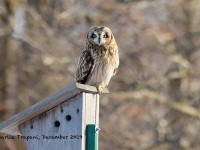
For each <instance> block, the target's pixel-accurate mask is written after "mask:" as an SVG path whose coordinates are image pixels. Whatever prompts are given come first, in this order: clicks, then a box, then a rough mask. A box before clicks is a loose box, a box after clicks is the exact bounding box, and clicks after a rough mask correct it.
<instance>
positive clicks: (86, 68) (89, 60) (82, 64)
mask: <svg viewBox="0 0 200 150" xmlns="http://www.w3.org/2000/svg"><path fill="white" fill-rule="evenodd" d="M93 65H94V59H93V57H92V55H91V53H90V51H89V50H84V51H83V52H82V53H81V56H80V57H79V61H78V64H77V69H76V75H75V82H79V83H82V84H84V83H85V82H86V80H87V78H88V76H89V75H90V73H91V71H92V68H93Z"/></svg>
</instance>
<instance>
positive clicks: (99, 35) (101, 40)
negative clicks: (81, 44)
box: [91, 31, 108, 46]
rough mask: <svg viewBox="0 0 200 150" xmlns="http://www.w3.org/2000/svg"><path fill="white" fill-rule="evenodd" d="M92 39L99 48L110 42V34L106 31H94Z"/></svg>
mask: <svg viewBox="0 0 200 150" xmlns="http://www.w3.org/2000/svg"><path fill="white" fill-rule="evenodd" d="M91 39H92V41H93V42H94V43H95V44H97V45H98V46H101V45H104V44H106V42H107V40H108V33H106V32H104V31H102V32H97V31H94V32H93V33H92V35H91Z"/></svg>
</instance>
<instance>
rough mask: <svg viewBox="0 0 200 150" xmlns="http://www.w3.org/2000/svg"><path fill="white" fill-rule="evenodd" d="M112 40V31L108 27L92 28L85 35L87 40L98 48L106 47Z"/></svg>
mask: <svg viewBox="0 0 200 150" xmlns="http://www.w3.org/2000/svg"><path fill="white" fill-rule="evenodd" d="M112 39H113V34H112V31H111V30H110V29H109V28H108V27H93V28H92V29H90V31H89V32H88V34H87V40H88V41H89V42H90V43H91V44H95V45H98V46H102V45H108V44H110V42H111V41H112Z"/></svg>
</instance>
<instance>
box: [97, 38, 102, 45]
mask: <svg viewBox="0 0 200 150" xmlns="http://www.w3.org/2000/svg"><path fill="white" fill-rule="evenodd" d="M98 45H99V46H100V45H102V40H101V38H99V39H98Z"/></svg>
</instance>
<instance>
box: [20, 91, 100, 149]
mask: <svg viewBox="0 0 200 150" xmlns="http://www.w3.org/2000/svg"><path fill="white" fill-rule="evenodd" d="M98 107H99V96H98V94H91V93H85V92H83V93H80V94H79V95H77V96H75V97H73V98H71V99H70V100H68V101H65V102H64V103H62V104H60V105H58V106H56V107H54V108H52V109H51V110H49V111H46V112H44V113H42V114H40V115H38V116H37V117H35V118H33V119H31V120H29V121H27V122H25V123H23V124H21V125H20V126H19V127H20V131H21V133H22V135H23V136H24V137H30V138H34V137H35V138H36V139H30V140H24V141H25V143H26V145H27V149H28V150H38V149H48V150H55V149H59V150H68V149H69V150H85V140H86V135H85V134H86V132H85V130H86V125H87V124H95V125H98V124H99V123H98V120H99V114H98V110H96V109H98ZM56 121H57V123H58V122H59V124H58V125H59V127H56V126H55V122H56ZM56 136H57V137H60V136H61V138H62V139H60V138H58V139H47V138H50V137H51V138H53V137H54V138H55V137H56ZM63 138H65V139H63Z"/></svg>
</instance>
